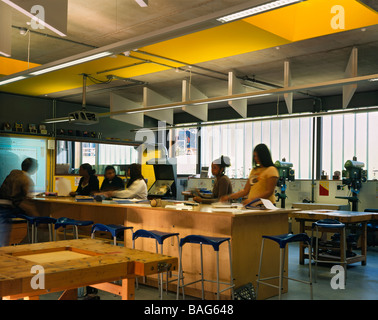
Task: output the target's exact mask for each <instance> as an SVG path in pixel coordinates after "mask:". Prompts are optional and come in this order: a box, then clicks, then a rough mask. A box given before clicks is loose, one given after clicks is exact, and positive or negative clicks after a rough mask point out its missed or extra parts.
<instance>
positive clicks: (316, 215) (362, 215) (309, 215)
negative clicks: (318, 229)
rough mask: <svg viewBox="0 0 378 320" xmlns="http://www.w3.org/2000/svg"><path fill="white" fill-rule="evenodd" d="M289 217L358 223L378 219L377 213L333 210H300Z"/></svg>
mask: <svg viewBox="0 0 378 320" xmlns="http://www.w3.org/2000/svg"><path fill="white" fill-rule="evenodd" d="M289 217H292V218H296V219H303V220H321V219H336V220H339V221H340V222H343V223H358V222H366V221H371V220H375V219H378V213H372V212H357V211H334V210H300V211H294V212H291V213H289Z"/></svg>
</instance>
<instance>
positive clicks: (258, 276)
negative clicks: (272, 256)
mask: <svg viewBox="0 0 378 320" xmlns="http://www.w3.org/2000/svg"><path fill="white" fill-rule="evenodd" d="M264 242H265V239H264V238H263V239H262V243H261V253H260V263H259V273H258V274H257V284H256V299H257V297H258V296H259V282H260V278H261V265H262V258H263V253H264Z"/></svg>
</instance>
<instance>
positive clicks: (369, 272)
mask: <svg viewBox="0 0 378 320" xmlns="http://www.w3.org/2000/svg"><path fill="white" fill-rule="evenodd" d="M356 253H358V251H356ZM330 269H331V266H330V265H320V266H318V279H317V282H316V283H314V285H313V294H314V299H315V300H317V299H319V300H378V247H369V249H368V259H367V265H366V266H362V265H361V263H356V264H353V265H350V266H348V271H347V283H346V287H345V289H344V290H341V289H338V290H334V289H332V287H331V278H332V277H333V276H334V274H331V273H330ZM289 276H290V277H292V278H299V279H303V280H307V279H308V264H307V260H306V264H305V265H300V264H299V250H298V245H297V244H290V246H289ZM98 295H99V296H100V298H101V300H119V299H120V297H119V296H115V295H113V294H110V293H107V292H102V291H100V292H99V293H98ZM58 296H59V294H58V293H55V294H49V295H45V296H43V297H41V299H44V300H46V299H48V300H55V299H57V297H58ZM135 298H136V300H158V299H159V297H158V291H157V289H156V288H151V287H147V286H144V285H141V284H140V285H139V289H138V290H136V292H135ZM186 298H187V299H195V298H191V297H186ZM309 298H310V290H309V286H308V285H306V284H303V283H299V282H296V281H289V291H288V293H286V294H283V295H282V299H283V300H304V299H309ZM174 299H176V294H175V293H173V292H169V293H168V295H166V294H165V292H164V300H174ZM271 299H272V300H276V299H278V297H274V298H271Z"/></svg>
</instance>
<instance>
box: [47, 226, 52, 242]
mask: <svg viewBox="0 0 378 320" xmlns="http://www.w3.org/2000/svg"><path fill="white" fill-rule="evenodd" d="M48 227H49V242H51V241H52V231H51V230H52V224H51V223H49V224H48Z"/></svg>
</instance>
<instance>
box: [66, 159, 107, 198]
mask: <svg viewBox="0 0 378 320" xmlns="http://www.w3.org/2000/svg"><path fill="white" fill-rule="evenodd" d="M95 173H96V170H94V169H92V166H91V165H90V164H89V163H83V164H82V165H81V166H80V168H79V175H80V176H81V179H80V182H79V186H78V187H77V190H76V192H71V193H70V195H71V196H72V197H74V196H76V195H79V196H90V195H93V194H94V193H95V192H98V191H99V190H100V182H99V181H98V178H97V177H96V176H95Z"/></svg>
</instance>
